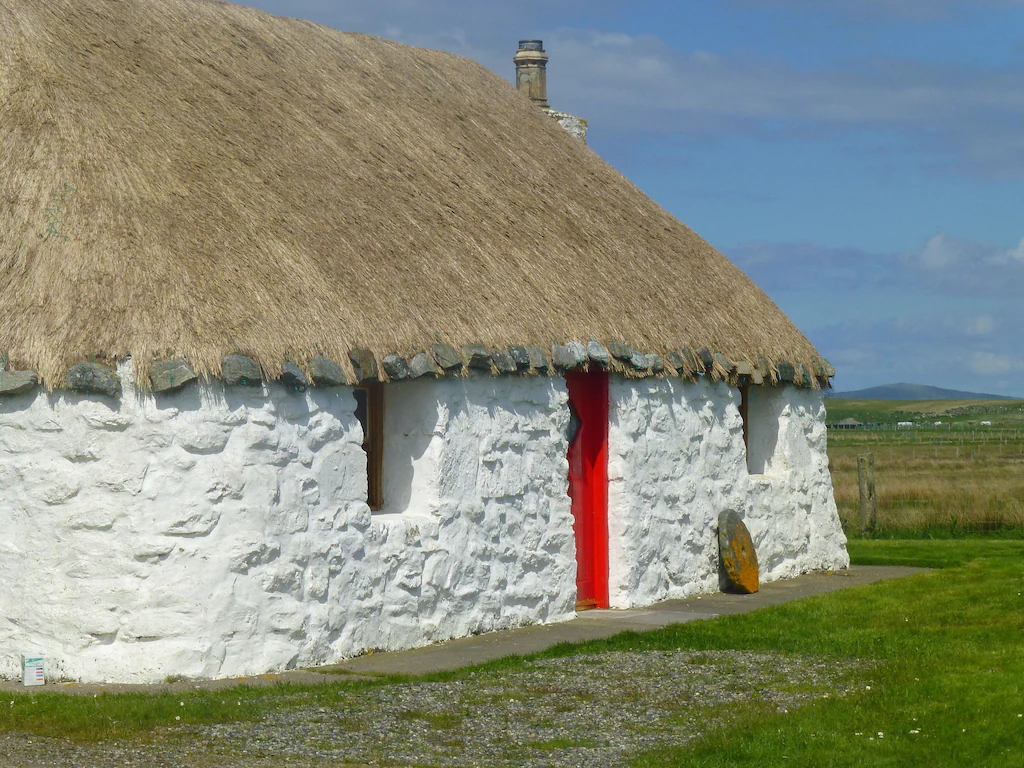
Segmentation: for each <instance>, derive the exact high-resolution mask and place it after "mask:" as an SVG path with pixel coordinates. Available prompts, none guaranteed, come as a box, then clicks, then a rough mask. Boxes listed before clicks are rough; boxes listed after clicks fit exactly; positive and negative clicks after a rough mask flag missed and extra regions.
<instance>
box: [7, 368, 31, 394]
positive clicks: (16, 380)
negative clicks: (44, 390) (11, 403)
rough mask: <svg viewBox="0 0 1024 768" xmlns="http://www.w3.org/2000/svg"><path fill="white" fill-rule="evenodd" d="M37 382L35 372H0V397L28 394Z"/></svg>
mask: <svg viewBox="0 0 1024 768" xmlns="http://www.w3.org/2000/svg"><path fill="white" fill-rule="evenodd" d="M37 381H38V380H37V379H36V374H35V371H0V395H20V394H22V393H24V392H28V391H29V390H30V389H32V388H33V387H34V386H35V385H36V382H37Z"/></svg>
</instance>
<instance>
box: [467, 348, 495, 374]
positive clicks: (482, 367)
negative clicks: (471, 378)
mask: <svg viewBox="0 0 1024 768" xmlns="http://www.w3.org/2000/svg"><path fill="white" fill-rule="evenodd" d="M462 359H463V360H464V361H465V363H466V367H467V368H472V369H475V370H478V371H488V372H490V370H491V351H490V350H489V349H488V348H487V347H485V346H484V345H483V344H465V345H463V347H462Z"/></svg>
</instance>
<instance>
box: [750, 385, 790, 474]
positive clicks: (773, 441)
mask: <svg viewBox="0 0 1024 768" xmlns="http://www.w3.org/2000/svg"><path fill="white" fill-rule="evenodd" d="M784 407H785V397H784V396H783V393H782V389H781V388H772V387H755V386H749V385H748V386H744V387H740V416H741V417H742V419H743V445H744V446H745V447H746V449H747V471H748V472H749V473H750V474H752V475H769V474H772V472H773V471H774V472H778V471H782V470H784V464H785V461H784V459H782V458H781V457H778V458H777V457H776V450H777V448H778V445H779V419H780V418H781V416H782V410H783V408H784Z"/></svg>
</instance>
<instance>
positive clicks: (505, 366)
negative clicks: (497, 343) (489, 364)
mask: <svg viewBox="0 0 1024 768" xmlns="http://www.w3.org/2000/svg"><path fill="white" fill-rule="evenodd" d="M491 360H492V361H494V367H495V368H497V369H498V373H515V372H516V370H518V369H517V366H516V364H515V361H514V360H513V359H512V355H510V354H509V353H508V352H506V351H505V350H503V349H495V350H492V351H491Z"/></svg>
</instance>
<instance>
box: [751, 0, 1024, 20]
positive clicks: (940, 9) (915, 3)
mask: <svg viewBox="0 0 1024 768" xmlns="http://www.w3.org/2000/svg"><path fill="white" fill-rule="evenodd" d="M735 2H737V3H739V4H741V5H747V6H762V7H775V8H794V9H798V10H808V9H814V10H816V11H820V10H823V9H828V10H836V11H840V12H843V13H846V14H849V15H852V16H859V17H869V18H870V17H876V16H879V17H883V18H909V19H919V20H932V19H936V18H942V17H944V16H948V15H949V14H951V13H954V12H956V11H966V10H971V9H976V8H978V7H983V6H988V7H992V8H1020V7H1022V6H1024V0H735Z"/></svg>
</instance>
